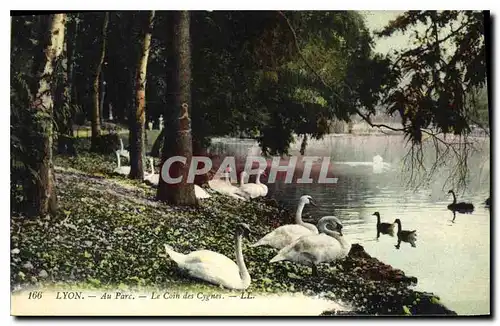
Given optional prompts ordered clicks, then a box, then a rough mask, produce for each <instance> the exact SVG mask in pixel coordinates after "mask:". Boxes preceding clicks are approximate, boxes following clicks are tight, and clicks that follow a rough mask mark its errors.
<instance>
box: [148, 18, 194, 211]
mask: <svg viewBox="0 0 500 326" xmlns="http://www.w3.org/2000/svg"><path fill="white" fill-rule="evenodd" d="M173 16H174V42H173V50H174V62H175V68H174V69H173V73H174V76H173V77H174V78H173V79H172V80H173V83H174V85H173V91H174V93H175V95H174V101H173V106H172V108H171V109H172V110H173V112H169V110H168V109H167V110H166V112H165V117H166V119H165V130H166V132H165V141H164V145H163V152H162V163H163V162H165V160H167V159H168V158H169V157H172V156H182V157H185V158H186V164H183V163H180V162H174V163H173V164H172V165H171V166H170V169H169V173H170V176H171V177H172V178H177V177H179V176H182V181H181V182H180V183H176V184H173V183H166V182H165V181H164V180H163V179H162V178H161V177H160V182H159V185H158V193H157V197H158V199H159V200H161V201H165V202H168V203H171V204H175V205H196V204H197V200H196V197H195V195H194V185H193V184H192V183H187V182H186V179H187V174H188V171H189V167H190V165H191V159H192V155H193V148H192V147H193V145H192V139H191V119H190V117H189V110H190V106H191V49H190V36H189V22H190V14H189V12H188V11H180V12H175V13H174V15H173ZM168 117H170V118H168Z"/></svg>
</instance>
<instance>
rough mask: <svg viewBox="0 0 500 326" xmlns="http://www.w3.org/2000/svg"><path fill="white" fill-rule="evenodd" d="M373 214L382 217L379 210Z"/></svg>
mask: <svg viewBox="0 0 500 326" xmlns="http://www.w3.org/2000/svg"><path fill="white" fill-rule="evenodd" d="M372 215H375V216H376V217H380V213H379V212H375V213H373V214H372Z"/></svg>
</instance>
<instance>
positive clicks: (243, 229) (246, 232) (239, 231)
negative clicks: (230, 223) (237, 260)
mask: <svg viewBox="0 0 500 326" xmlns="http://www.w3.org/2000/svg"><path fill="white" fill-rule="evenodd" d="M251 233H252V232H251V231H250V226H249V225H248V224H246V223H238V224H236V235H237V236H239V235H241V236H243V237H245V238H247V239H249V240H250V234H251Z"/></svg>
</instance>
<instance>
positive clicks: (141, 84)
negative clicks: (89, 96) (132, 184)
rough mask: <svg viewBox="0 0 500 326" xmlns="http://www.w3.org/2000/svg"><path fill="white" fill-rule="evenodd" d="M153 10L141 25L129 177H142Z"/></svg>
mask: <svg viewBox="0 0 500 326" xmlns="http://www.w3.org/2000/svg"><path fill="white" fill-rule="evenodd" d="M154 17H155V12H154V10H153V11H150V12H149V14H148V19H147V20H146V21H145V23H144V26H143V31H144V39H143V42H142V49H141V53H140V55H139V61H138V65H137V72H136V82H135V89H136V92H135V93H136V96H135V114H134V119H131V121H130V126H131V127H132V128H131V129H130V175H129V177H130V178H131V179H139V180H143V179H144V163H143V158H144V154H145V144H144V138H145V137H144V132H145V112H144V110H145V105H146V79H147V77H146V76H147V74H146V72H147V67H148V57H149V49H150V47H151V34H152V33H153V20H154Z"/></svg>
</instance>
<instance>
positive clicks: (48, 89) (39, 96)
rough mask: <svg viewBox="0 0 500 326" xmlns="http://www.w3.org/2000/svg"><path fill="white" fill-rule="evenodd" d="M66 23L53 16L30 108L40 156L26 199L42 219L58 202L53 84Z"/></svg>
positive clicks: (35, 165) (63, 15) (35, 164)
mask: <svg viewBox="0 0 500 326" xmlns="http://www.w3.org/2000/svg"><path fill="white" fill-rule="evenodd" d="M65 23H66V15H65V14H55V15H51V16H50V23H49V28H50V30H49V31H47V32H48V33H50V38H49V39H48V43H47V44H46V46H45V58H44V61H45V62H44V64H41V65H40V66H41V69H40V71H39V72H38V74H37V76H38V86H37V91H36V96H35V98H34V101H33V103H32V104H31V110H32V112H33V123H34V128H35V130H37V131H38V134H39V135H38V137H37V138H38V139H36V140H34V141H36V144H37V145H39V147H40V148H37V150H38V151H37V152H39V155H38V158H39V160H36V161H35V162H33V163H34V166H33V167H34V170H35V171H36V173H37V178H36V181H35V185H34V188H33V189H31V190H32V191H30V192H29V193H28V194H27V195H28V200H29V202H30V203H31V205H32V208H33V213H35V214H36V215H39V216H46V215H47V214H51V213H55V211H56V208H57V199H56V193H55V178H54V166H53V162H52V142H53V135H54V128H53V122H52V121H53V113H54V112H53V107H54V102H53V91H52V87H53V85H52V80H53V73H54V62H55V61H56V60H57V58H58V57H59V56H60V55H61V52H62V51H63V45H64V27H65Z"/></svg>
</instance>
